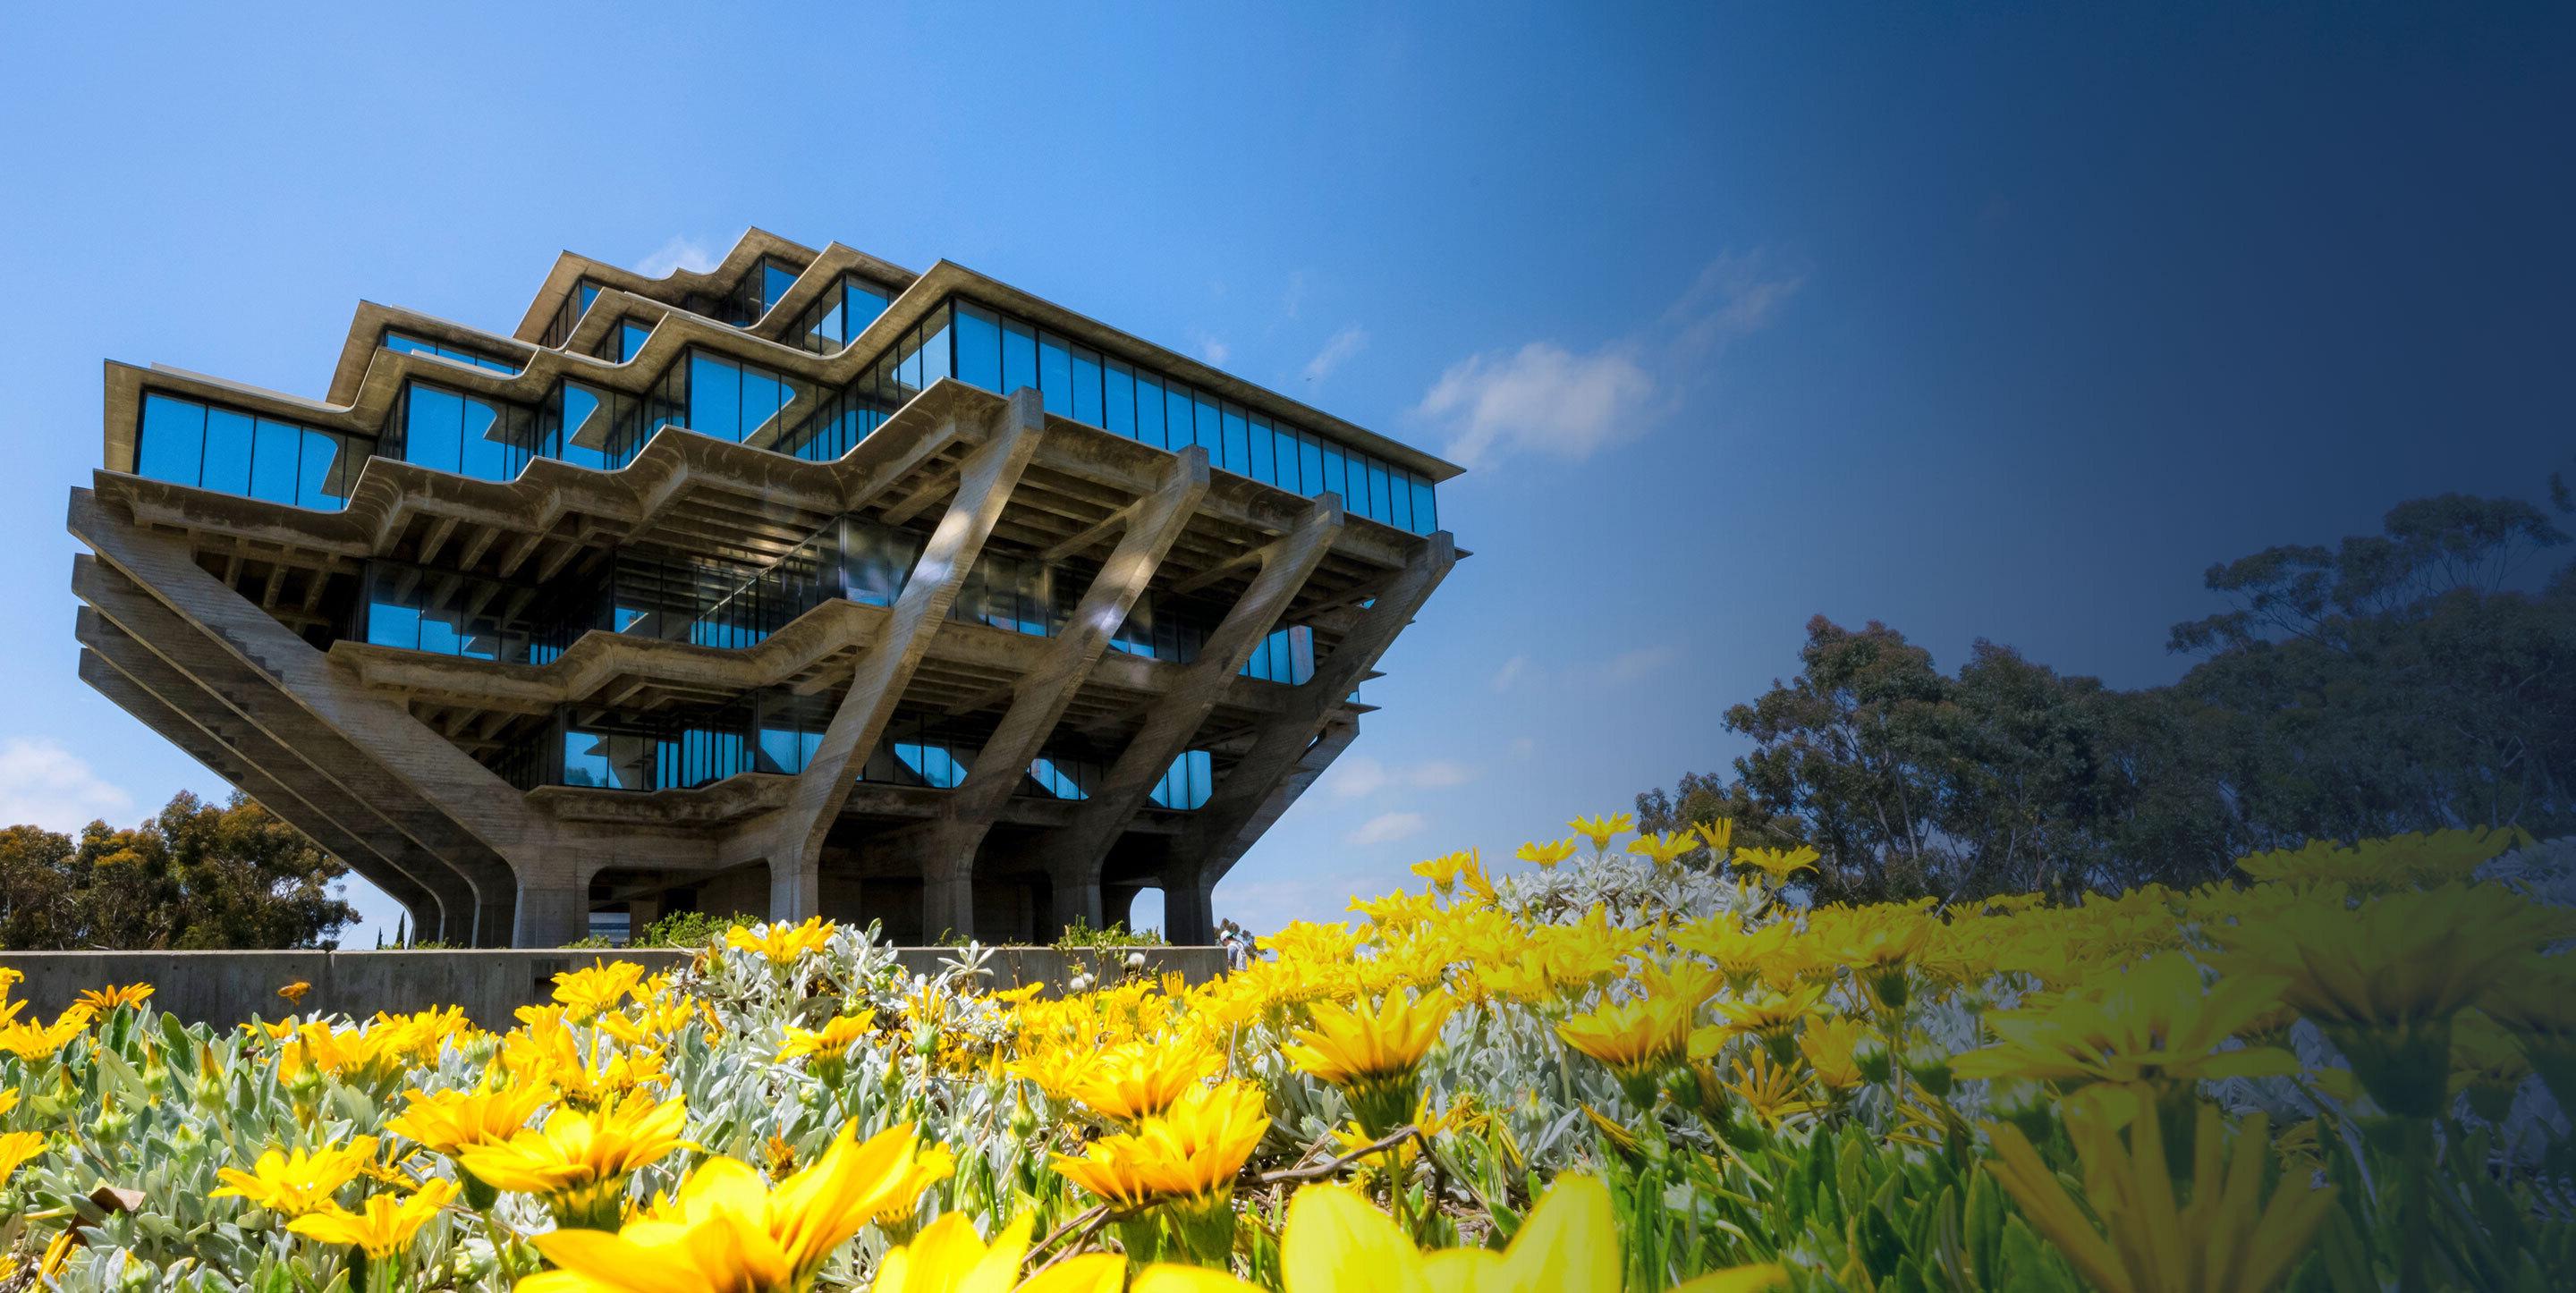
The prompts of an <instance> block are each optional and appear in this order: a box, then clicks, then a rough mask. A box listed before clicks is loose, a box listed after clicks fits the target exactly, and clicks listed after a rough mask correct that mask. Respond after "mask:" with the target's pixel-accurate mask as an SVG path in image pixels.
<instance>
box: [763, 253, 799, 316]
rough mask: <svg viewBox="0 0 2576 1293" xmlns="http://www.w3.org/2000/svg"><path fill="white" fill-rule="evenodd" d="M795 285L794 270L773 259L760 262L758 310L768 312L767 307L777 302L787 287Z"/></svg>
mask: <svg viewBox="0 0 2576 1293" xmlns="http://www.w3.org/2000/svg"><path fill="white" fill-rule="evenodd" d="M795 285H796V271H795V270H792V269H789V268H787V267H786V266H784V265H781V264H779V263H778V262H776V261H773V260H764V261H762V262H760V312H761V313H762V314H767V313H769V308H770V307H771V306H774V305H776V304H778V298H780V297H782V296H785V295H787V289H788V288H790V287H794V286H795Z"/></svg>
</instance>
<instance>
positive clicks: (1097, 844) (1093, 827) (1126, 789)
mask: <svg viewBox="0 0 2576 1293" xmlns="http://www.w3.org/2000/svg"><path fill="white" fill-rule="evenodd" d="M1342 524H1343V521H1342V500H1341V498H1340V497H1339V496H1338V495H1334V494H1325V495H1323V496H1321V497H1319V498H1317V499H1316V500H1315V502H1314V505H1313V506H1312V507H1309V508H1308V509H1307V511H1306V515H1305V516H1304V517H1303V518H1302V519H1300V520H1299V521H1298V522H1297V528H1295V529H1293V530H1291V531H1289V532H1288V533H1287V534H1285V535H1282V536H1280V537H1279V538H1278V539H1277V540H1276V541H1274V542H1273V543H1271V545H1270V546H1269V548H1268V550H1267V551H1266V553H1265V554H1264V555H1263V556H1262V558H1261V570H1260V573H1258V574H1256V575H1254V576H1253V577H1252V582H1251V584H1249V585H1248V586H1246V587H1245V588H1244V590H1243V596H1241V597H1240V598H1237V599H1236V600H1235V603H1234V606H1233V608H1232V609H1231V610H1228V611H1227V612H1226V615H1225V618H1224V619H1223V620H1221V621H1219V622H1218V623H1217V626H1216V629H1215V630H1214V631H1213V632H1211V633H1209V634H1208V636H1207V641H1206V642H1205V643H1203V644H1202V645H1201V646H1200V647H1199V656H1198V659H1196V660H1193V661H1191V662H1190V663H1189V664H1188V665H1187V666H1185V667H1184V668H1185V671H1184V672H1183V673H1182V675H1181V679H1180V681H1179V682H1177V683H1175V684H1174V685H1173V687H1172V689H1171V690H1170V691H1168V692H1165V693H1164V694H1163V696H1162V698H1161V699H1159V700H1157V701H1155V702H1154V704H1153V707H1152V708H1151V709H1149V710H1147V711H1146V713H1145V721H1144V723H1143V724H1142V725H1141V726H1140V727H1138V729H1137V731H1136V736H1135V738H1134V739H1133V740H1130V741H1129V742H1127V746H1126V748H1125V749H1123V750H1120V751H1119V752H1118V759H1117V761H1116V762H1114V763H1112V764H1111V765H1110V766H1109V771H1108V773H1107V774H1106V775H1104V776H1103V777H1102V778H1101V779H1100V788H1099V789H1098V790H1096V791H1094V792H1093V793H1092V796H1091V798H1090V799H1088V800H1086V801H1084V802H1083V805H1082V807H1081V808H1080V809H1079V810H1077V811H1076V812H1075V814H1074V819H1073V822H1072V824H1071V825H1069V826H1067V827H1065V828H1064V830H1063V831H1061V832H1060V833H1059V836H1058V838H1055V839H1051V840H1048V841H1046V842H1045V843H1044V844H1042V845H1040V846H1039V847H1040V849H1041V850H1042V851H1043V853H1044V856H1045V857H1046V858H1047V861H1048V869H1049V870H1051V871H1053V870H1056V869H1058V868H1062V869H1063V871H1064V873H1066V874H1070V875H1073V876H1077V877H1080V876H1090V877H1092V878H1093V881H1094V883H1096V882H1097V879H1098V876H1099V874H1100V867H1101V864H1102V863H1103V862H1104V861H1105V860H1106V859H1107V858H1108V856H1109V849H1110V846H1111V845H1113V844H1115V843H1117V842H1118V834H1119V832H1121V831H1123V830H1125V829H1126V828H1127V823H1128V822H1129V821H1130V820H1132V819H1134V817H1135V816H1136V811H1137V810H1138V809H1139V808H1142V807H1143V806H1144V804H1145V799H1146V797H1147V796H1149V795H1151V794H1153V793H1154V786H1155V783H1157V782H1159V781H1161V780H1162V779H1163V774H1164V773H1165V772H1167V771H1169V770H1170V769H1171V766H1172V760H1174V759H1177V758H1179V757H1180V756H1181V752H1182V751H1184V750H1187V749H1188V748H1189V746H1190V739H1191V738H1192V737H1194V736H1196V735H1198V730H1199V725H1200V724H1202V723H1205V722H1206V721H1207V716H1208V712H1209V711H1210V710H1212V709H1215V708H1216V702H1217V699H1218V698H1219V697H1221V696H1223V695H1224V694H1225V689H1226V688H1227V687H1228V686H1229V685H1231V684H1232V683H1233V681H1234V677H1235V675H1236V674H1238V673H1241V672H1242V671H1243V664H1244V661H1246V660H1249V659H1251V658H1252V651H1253V648H1254V647H1257V646H1259V645H1261V639H1262V638H1264V637H1266V636H1268V635H1269V633H1270V631H1271V628H1272V627H1273V626H1274V625H1276V624H1277V623H1278V621H1279V616H1280V614H1281V613H1282V612H1284V611H1286V610H1287V609H1288V603H1289V600H1290V599H1291V598H1293V597H1295V596H1296V594H1297V590H1298V589H1299V588H1301V587H1303V586H1304V585H1305V583H1306V579H1307V577H1308V576H1310V575H1312V574H1314V573H1315V567H1316V566H1317V565H1318V564H1321V563H1322V561H1323V560H1324V555H1325V554H1326V553H1328V552H1330V551H1332V548H1333V537H1334V536H1335V535H1337V534H1339V533H1341V530H1342ZM1344 690H1345V691H1347V690H1348V689H1347V688H1345V689H1344ZM1062 883H1063V882H1062V881H1058V884H1059V885H1061V884H1062Z"/></svg>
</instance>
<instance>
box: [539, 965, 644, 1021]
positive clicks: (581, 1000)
mask: <svg viewBox="0 0 2576 1293" xmlns="http://www.w3.org/2000/svg"><path fill="white" fill-rule="evenodd" d="M643 981H644V967H643V966H640V965H637V964H636V963H634V962H633V961H614V962H612V961H602V960H599V959H597V958H593V959H592V960H591V963H590V964H589V965H587V966H584V967H583V968H581V969H578V970H567V971H565V972H563V973H561V974H558V975H556V976H555V1003H556V1004H557V1005H560V1006H562V1007H564V1009H565V1010H566V1011H568V1012H570V1013H571V1015H572V1017H573V1018H574V1019H575V1020H587V1019H589V1018H591V1017H592V1016H594V1015H597V1014H598V1013H599V1012H601V1011H603V1010H606V1009H608V1008H610V1007H612V1006H615V1005H616V1004H617V1003H618V1002H621V1001H624V1000H625V999H626V998H627V996H628V995H629V994H630V993H633V992H634V991H635V985H636V984H638V983H641V982H643Z"/></svg>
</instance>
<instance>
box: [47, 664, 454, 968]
mask: <svg viewBox="0 0 2576 1293" xmlns="http://www.w3.org/2000/svg"><path fill="white" fill-rule="evenodd" d="M80 677H81V681H83V682H86V683H88V684H89V685H90V686H91V687H93V688H95V689H97V691H98V693H99V694H100V695H102V696H105V697H107V698H108V699H109V700H112V701H114V702H116V704H117V706H118V707H119V708H121V709H123V710H124V711H125V712H126V713H129V714H132V715H134V717H135V718H137V719H139V720H141V722H142V723H143V725H144V726H146V727H149V728H151V729H152V730H153V731H155V732H157V733H159V734H160V735H161V737H162V739H164V740H167V741H169V742H170V743H171V744H173V745H176V746H178V747H179V748H180V750H181V751H183V752H185V753H186V754H187V755H188V757H190V758H193V759H195V760H196V761H197V762H199V763H202V764H204V765H206V766H207V767H208V768H210V769H212V770H213V771H214V773H215V775H216V776H219V777H222V778H223V779H224V780H226V781H229V782H231V783H233V785H234V787H235V788H237V789H239V790H240V791H241V792H242V793H243V794H246V795H248V796H250V797H251V798H253V799H255V800H258V801H259V804H260V806H261V807H263V808H266V809H267V810H268V811H269V812H270V813H272V814H274V815H275V816H276V817H277V818H278V820H280V821H283V822H285V823H286V824H287V825H289V826H292V827H294V828H295V830H296V832H297V833H298V834H301V835H302V836H304V838H306V839H307V840H310V841H312V843H313V846H314V847H315V848H318V849H320V850H322V851H323V852H325V853H328V854H330V855H331V856H332V857H335V858H338V859H339V860H340V861H341V862H343V863H346V864H347V865H348V866H349V868H350V869H351V870H354V871H356V872H357V873H358V874H360V875H362V876H365V877H366V878H367V881H368V883H370V884H373V885H375V886H376V887H377V888H379V889H382V890H384V891H385V895H386V896H387V897H389V898H392V899H393V900H394V901H395V902H397V903H400V904H402V908H403V910H404V911H406V912H408V913H410V915H411V922H412V925H413V927H414V928H418V929H424V930H428V931H430V932H431V934H432V935H433V936H438V931H439V930H442V929H444V928H445V927H446V915H445V913H444V912H443V911H442V909H441V908H440V905H439V901H438V897H437V895H436V894H434V893H432V892H431V891H430V890H429V888H428V886H426V885H423V884H422V883H420V882H419V881H417V880H414V879H413V878H412V877H411V876H410V875H408V874H406V873H405V872H404V871H403V870H402V869H401V868H399V867H396V866H394V865H392V864H391V863H390V862H388V861H387V860H386V859H384V858H383V857H381V856H378V855H377V854H376V853H375V852H374V851H373V850H372V849H371V848H369V847H368V846H367V845H366V844H365V843H364V842H362V841H360V840H359V839H358V838H357V837H356V836H354V835H352V834H350V833H349V832H348V830H347V829H346V828H345V827H343V826H342V825H341V824H340V822H339V821H338V820H337V818H336V817H335V816H334V815H333V814H332V813H330V812H328V811H326V810H324V809H322V808H319V807H317V806H315V805H314V804H312V803H310V802H307V801H306V800H305V799H304V798H303V797H302V796H300V795H297V794H296V793H295V792H293V791H291V790H288V789H287V788H286V787H285V786H284V785H282V784H280V783H279V782H278V781H277V780H275V779H274V778H272V777H270V776H268V775H267V774H266V773H264V772H262V771H260V769H259V768H258V767H257V766H254V765H253V764H252V763H250V762H249V761H248V760H247V759H245V758H244V757H243V756H242V754H241V753H240V751H238V750H235V749H233V748H232V747H230V746H228V745H226V744H225V743H224V742H223V741H221V740H220V739H218V738H216V737H215V736H214V735H213V734H212V733H210V732H208V731H207V730H206V728H205V727H204V726H203V725H202V724H199V723H197V722H194V721H192V720H191V719H189V717H188V716H187V715H186V714H184V713H182V712H180V710H178V709H177V708H176V707H174V706H172V705H171V704H170V703H169V702H168V701H165V700H163V699H162V698H161V697H160V696H159V695H158V694H157V693H155V692H153V691H151V690H149V689H148V688H146V687H145V686H144V685H143V684H142V683H140V682H138V681H136V680H135V679H134V678H132V677H130V676H128V675H126V674H124V673H122V672H120V671H118V669H117V668H116V666H115V665H114V664H113V663H111V662H110V661H109V660H108V658H107V657H106V656H103V655H101V654H99V653H98V652H97V651H96V650H89V649H85V650H83V651H82V652H81V659H80Z"/></svg>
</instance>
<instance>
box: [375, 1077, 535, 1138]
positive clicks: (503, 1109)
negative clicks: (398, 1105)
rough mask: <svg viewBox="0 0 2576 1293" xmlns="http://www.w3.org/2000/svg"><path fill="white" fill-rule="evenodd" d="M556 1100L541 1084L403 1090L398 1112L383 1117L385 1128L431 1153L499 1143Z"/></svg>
mask: <svg viewBox="0 0 2576 1293" xmlns="http://www.w3.org/2000/svg"><path fill="white" fill-rule="evenodd" d="M554 1098H555V1092H554V1088H553V1087H550V1086H547V1085H545V1084H543V1083H527V1084H508V1085H503V1086H501V1087H498V1088H495V1089H491V1090H482V1091H454V1090H449V1091H423V1090H421V1089H420V1088H418V1087H413V1088H412V1089H411V1090H409V1091H406V1092H404V1093H403V1099H404V1101H405V1104H404V1106H403V1111H402V1114H401V1115H400V1116H398V1117H395V1118H390V1119H387V1120H386V1122H385V1130H386V1131H389V1132H392V1133H393V1134H395V1135H397V1136H401V1137H404V1138H405V1139H408V1140H410V1141H412V1142H414V1143H416V1144H418V1145H420V1146H422V1147H423V1148H425V1149H428V1150H430V1151H431V1152H433V1153H439V1154H449V1155H453V1154H455V1153H456V1152H457V1151H458V1150H462V1149H471V1148H476V1147H480V1146H484V1145H498V1144H501V1143H503V1142H505V1141H507V1140H509V1139H510V1138H511V1137H512V1136H515V1135H517V1134H519V1133H520V1132H521V1131H522V1130H525V1129H526V1127H527V1125H528V1119H530V1118H532V1117H534V1116H536V1112H537V1110H539V1109H541V1108H543V1107H545V1105H546V1104H548V1103H549V1102H551V1101H552V1100H553V1099H554Z"/></svg>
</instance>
